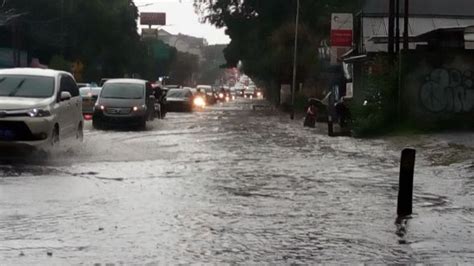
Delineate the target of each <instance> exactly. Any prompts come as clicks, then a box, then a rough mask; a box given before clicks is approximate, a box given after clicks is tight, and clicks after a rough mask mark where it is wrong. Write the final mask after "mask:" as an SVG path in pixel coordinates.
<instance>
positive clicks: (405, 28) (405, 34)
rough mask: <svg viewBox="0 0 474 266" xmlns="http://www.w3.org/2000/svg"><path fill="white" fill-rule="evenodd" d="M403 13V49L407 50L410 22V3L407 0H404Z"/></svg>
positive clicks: (408, 47)
mask: <svg viewBox="0 0 474 266" xmlns="http://www.w3.org/2000/svg"><path fill="white" fill-rule="evenodd" d="M403 15H404V25H403V50H405V51H408V49H410V46H409V44H410V41H409V36H410V35H409V32H408V30H409V22H410V19H409V17H410V3H409V0H405V12H404V13H403Z"/></svg>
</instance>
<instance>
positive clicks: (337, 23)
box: [331, 13, 354, 47]
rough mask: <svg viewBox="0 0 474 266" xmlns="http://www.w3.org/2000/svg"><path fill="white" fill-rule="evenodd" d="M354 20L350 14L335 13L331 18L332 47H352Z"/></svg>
mask: <svg viewBox="0 0 474 266" xmlns="http://www.w3.org/2000/svg"><path fill="white" fill-rule="evenodd" d="M353 29H354V18H353V16H352V14H350V13H334V14H332V16H331V46H339V47H351V46H352V38H353Z"/></svg>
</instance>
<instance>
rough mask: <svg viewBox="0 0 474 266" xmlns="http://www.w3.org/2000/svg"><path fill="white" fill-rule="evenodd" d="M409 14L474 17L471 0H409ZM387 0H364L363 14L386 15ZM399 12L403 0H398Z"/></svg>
mask: <svg viewBox="0 0 474 266" xmlns="http://www.w3.org/2000/svg"><path fill="white" fill-rule="evenodd" d="M409 3H410V10H409V13H410V16H412V17H413V16H420V17H423V16H424V17H474V3H473V0H410V2H409ZM388 6H389V1H388V0H364V7H363V9H362V12H363V14H364V16H387V14H388V9H389V7H388ZM400 6H401V13H402V14H403V12H404V1H400Z"/></svg>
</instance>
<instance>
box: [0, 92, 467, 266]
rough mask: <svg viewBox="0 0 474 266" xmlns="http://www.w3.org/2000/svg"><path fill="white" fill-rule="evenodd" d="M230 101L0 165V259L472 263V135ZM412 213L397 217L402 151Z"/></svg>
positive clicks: (90, 133) (93, 133) (92, 133)
mask: <svg viewBox="0 0 474 266" xmlns="http://www.w3.org/2000/svg"><path fill="white" fill-rule="evenodd" d="M255 103H258V104H261V103H263V102H256V101H254V102H250V101H245V100H238V101H236V102H233V103H229V104H225V105H217V106H214V107H211V108H209V109H208V110H206V111H203V112H196V113H192V114H169V115H168V117H167V118H166V119H165V120H160V121H154V122H153V123H151V124H150V125H149V127H148V129H147V130H146V131H143V132H140V131H123V130H121V131H120V130H119V131H97V130H93V129H92V128H91V126H90V125H87V128H86V132H85V142H84V143H83V145H82V146H80V147H70V148H64V149H62V150H60V151H57V152H56V153H54V154H49V155H48V156H46V157H45V156H44V154H41V153H40V154H36V153H35V154H31V155H29V154H28V153H25V154H22V155H21V154H20V157H16V158H14V159H10V160H5V158H4V159H3V161H2V162H1V163H0V261H1V262H0V264H2V265H18V264H48V265H50V264H82V263H84V264H103V265H106V264H115V265H120V264H130V263H139V264H146V263H150V264H178V263H184V264H188V263H214V264H216V263H218V264H220V263H259V264H260V263H270V264H274V263H278V264H290V263H331V262H332V263H347V264H349V263H391V264H392V263H418V262H420V263H421V262H423V263H428V264H433V263H434V264H438V263H439V264H446V263H450V264H452V263H473V262H474V246H473V245H472V243H474V233H473V230H474V203H473V202H474V200H473V199H474V197H473V195H474V192H473V191H474V161H473V156H472V155H473V153H474V152H473V147H474V140H473V139H474V138H473V134H471V133H457V134H438V135H431V136H414V137H413V136H412V137H390V138H384V139H371V140H358V139H352V138H345V137H342V138H329V137H327V136H326V134H325V133H326V128H325V125H324V124H320V125H318V128H317V129H305V128H303V127H302V124H303V122H302V120H301V119H300V118H299V119H297V120H296V121H289V119H288V117H287V116H286V115H283V114H280V113H278V112H275V111H269V110H268V109H266V108H263V109H262V110H256V111H255V110H252V108H251V107H252V104H255ZM407 146H410V147H415V148H416V149H417V150H418V158H417V163H416V170H415V189H414V191H415V192H414V194H415V195H414V212H415V214H414V215H413V219H411V220H409V221H408V228H407V234H406V235H405V236H403V237H399V236H397V234H396V230H397V227H396V225H395V224H394V222H395V218H396V215H395V213H396V197H397V189H398V169H399V156H400V152H401V150H402V149H403V148H404V147H407Z"/></svg>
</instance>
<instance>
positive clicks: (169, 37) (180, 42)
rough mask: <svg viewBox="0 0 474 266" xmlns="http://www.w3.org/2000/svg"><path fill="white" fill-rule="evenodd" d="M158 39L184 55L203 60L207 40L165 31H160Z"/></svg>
mask: <svg viewBox="0 0 474 266" xmlns="http://www.w3.org/2000/svg"><path fill="white" fill-rule="evenodd" d="M158 39H159V40H161V41H163V42H164V43H166V44H168V45H169V46H172V47H175V48H176V49H177V50H178V51H180V52H183V53H190V54H193V55H197V56H199V58H200V60H203V48H204V47H206V46H207V45H208V44H207V40H206V39H204V38H197V37H193V36H188V35H184V34H181V33H179V34H177V35H175V34H171V33H169V32H167V31H165V30H163V29H160V30H159V31H158Z"/></svg>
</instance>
